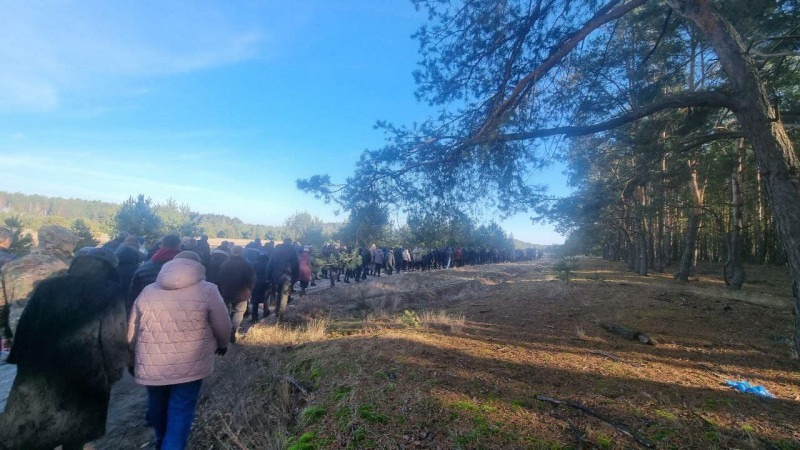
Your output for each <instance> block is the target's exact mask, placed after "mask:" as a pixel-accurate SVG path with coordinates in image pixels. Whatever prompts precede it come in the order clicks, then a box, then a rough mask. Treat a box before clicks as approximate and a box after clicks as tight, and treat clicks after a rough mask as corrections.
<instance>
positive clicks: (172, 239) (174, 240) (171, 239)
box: [161, 234, 181, 248]
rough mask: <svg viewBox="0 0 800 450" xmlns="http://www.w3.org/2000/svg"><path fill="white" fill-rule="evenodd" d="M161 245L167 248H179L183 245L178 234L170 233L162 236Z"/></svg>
mask: <svg viewBox="0 0 800 450" xmlns="http://www.w3.org/2000/svg"><path fill="white" fill-rule="evenodd" d="M161 245H162V246H164V247H166V248H178V247H180V246H181V238H180V237H178V235H177V234H168V235H166V236H164V237H163V238H161Z"/></svg>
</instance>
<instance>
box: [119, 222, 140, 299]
mask: <svg viewBox="0 0 800 450" xmlns="http://www.w3.org/2000/svg"><path fill="white" fill-rule="evenodd" d="M114 253H115V254H116V256H117V260H118V261H119V265H118V266H117V272H118V273H119V286H120V288H121V289H122V292H125V293H127V292H128V289H130V287H131V280H133V274H134V273H136V269H138V268H139V265H140V264H142V256H141V255H142V254H141V253H140V252H139V238H138V237H136V236H134V235H132V234H131V235H128V237H126V238H125V240H124V241H123V242H122V244H121V245H120V246H119V247H117V251H116V252H114Z"/></svg>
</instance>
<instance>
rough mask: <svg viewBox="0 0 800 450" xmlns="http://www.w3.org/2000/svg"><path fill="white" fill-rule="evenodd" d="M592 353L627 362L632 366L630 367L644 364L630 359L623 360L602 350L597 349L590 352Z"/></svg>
mask: <svg viewBox="0 0 800 450" xmlns="http://www.w3.org/2000/svg"><path fill="white" fill-rule="evenodd" d="M592 354H593V355H600V356H605V357H606V358H608V359H612V360H614V361H617V362H621V363H623V364H627V365H629V366H632V367H644V364H642V363H635V362H631V361H626V360H624V359H622V358H620V357H617V356H614V355H612V354H611V353H606V352H604V351H600V350H597V351H594V352H592Z"/></svg>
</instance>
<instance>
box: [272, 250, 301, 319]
mask: <svg viewBox="0 0 800 450" xmlns="http://www.w3.org/2000/svg"><path fill="white" fill-rule="evenodd" d="M299 276H300V262H299V261H298V259H297V252H295V250H294V246H293V245H292V240H291V239H289V238H285V239H284V240H283V243H282V244H279V245H276V246H275V249H274V250H272V256H270V258H269V262H268V263H267V281H269V282H270V283H271V284H272V289H273V293H274V294H275V303H276V305H275V313H276V314H277V315H278V318H279V319H282V318H283V315H284V313H286V308H287V307H288V305H289V295H291V293H292V286H293V285H294V283H295V281H297V279H298V277H299Z"/></svg>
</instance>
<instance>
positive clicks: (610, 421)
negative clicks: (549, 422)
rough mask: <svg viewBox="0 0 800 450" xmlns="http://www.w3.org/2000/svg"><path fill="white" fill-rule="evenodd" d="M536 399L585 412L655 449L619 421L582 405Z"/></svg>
mask: <svg viewBox="0 0 800 450" xmlns="http://www.w3.org/2000/svg"><path fill="white" fill-rule="evenodd" d="M536 399H537V400H541V401H543V402H548V403H552V404H554V405H561V406H569V407H570V408H574V409H577V410H578V411H581V412H585V413H586V414H589V415H590V416H592V417H595V418H598V419H600V420H602V421H603V422H605V423H607V424H609V425H611V426H613V427H614V428H616V429H617V430H619V431H620V432H621V433H622V434H624V435H626V436H629V437H631V438H633V439H634V440H635V441H636V442H638V443H639V444H641V445H643V446H644V447H647V448H654V447H655V445H653V444H652V443H651V442H649V441H648V440H647V439H645V438H643V437H642V436H640V435H639V433H636V432H634V431H631V429H630V428H628V427H627V426H625V425H624V424H621V423H619V422H617V421H615V420H613V419H610V418H608V417H606V416H604V415H602V414H600V413H598V412H597V411H594V410H592V409H589V408H587V407H585V406H583V405H581V404H580V403H575V402H571V401H569V400H559V399H557V398H553V397H547V396H544V395H537V396H536Z"/></svg>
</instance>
